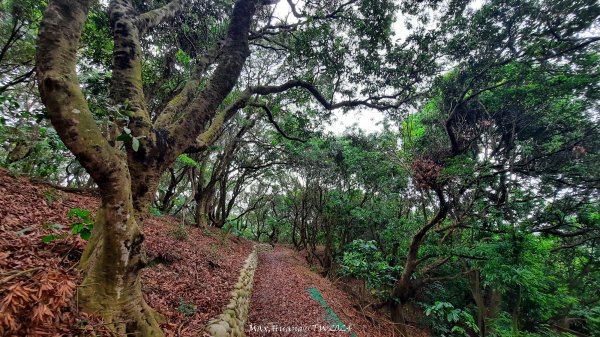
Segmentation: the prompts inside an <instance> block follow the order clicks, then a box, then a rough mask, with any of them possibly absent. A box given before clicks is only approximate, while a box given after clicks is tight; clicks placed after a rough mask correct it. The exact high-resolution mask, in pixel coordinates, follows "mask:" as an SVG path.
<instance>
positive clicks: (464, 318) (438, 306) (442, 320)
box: [425, 301, 479, 337]
mask: <svg viewBox="0 0 600 337" xmlns="http://www.w3.org/2000/svg"><path fill="white" fill-rule="evenodd" d="M425 315H427V316H431V317H432V318H433V319H434V323H433V325H432V328H433V330H434V331H433V333H434V334H435V335H436V336H440V337H450V336H464V337H468V336H471V333H478V332H479V327H478V326H477V324H476V323H475V319H474V318H473V316H472V315H471V314H470V313H469V312H468V311H464V310H461V309H458V308H455V307H454V305H452V304H451V303H448V302H439V301H437V302H435V303H434V304H433V305H431V306H429V307H427V308H426V309H425Z"/></svg>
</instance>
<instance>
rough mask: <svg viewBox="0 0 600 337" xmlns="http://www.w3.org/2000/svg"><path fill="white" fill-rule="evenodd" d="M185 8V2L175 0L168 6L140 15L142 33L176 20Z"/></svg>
mask: <svg viewBox="0 0 600 337" xmlns="http://www.w3.org/2000/svg"><path fill="white" fill-rule="evenodd" d="M182 7H183V0H173V1H171V2H170V3H169V4H168V5H166V6H163V7H161V8H157V9H154V10H151V11H148V12H146V13H144V14H142V15H140V20H139V27H140V32H141V33H144V32H146V31H148V30H149V29H151V28H154V27H156V26H158V25H160V24H161V23H163V22H165V21H167V20H170V19H172V18H174V17H175V16H176V15H177V14H178V13H179V12H180V11H181V8H182Z"/></svg>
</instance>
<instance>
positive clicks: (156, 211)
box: [148, 207, 162, 216]
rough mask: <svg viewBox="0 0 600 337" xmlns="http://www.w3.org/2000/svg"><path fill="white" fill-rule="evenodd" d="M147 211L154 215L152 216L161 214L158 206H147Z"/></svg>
mask: <svg viewBox="0 0 600 337" xmlns="http://www.w3.org/2000/svg"><path fill="white" fill-rule="evenodd" d="M148 213H150V214H151V215H154V216H161V215H162V213H161V212H160V210H159V209H158V208H156V207H150V208H148Z"/></svg>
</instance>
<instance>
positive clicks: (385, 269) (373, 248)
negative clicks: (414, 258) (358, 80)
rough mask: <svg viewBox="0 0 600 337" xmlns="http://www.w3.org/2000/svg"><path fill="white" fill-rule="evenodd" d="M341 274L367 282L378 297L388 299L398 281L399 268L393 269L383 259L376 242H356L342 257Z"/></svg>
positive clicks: (347, 248) (348, 246) (347, 247)
mask: <svg viewBox="0 0 600 337" xmlns="http://www.w3.org/2000/svg"><path fill="white" fill-rule="evenodd" d="M340 265H341V274H342V275H348V276H353V277H356V278H359V279H362V280H365V281H366V283H367V287H368V288H369V289H371V291H372V293H373V294H374V295H376V296H378V297H386V296H388V294H389V290H390V289H391V287H392V286H393V285H394V282H395V281H396V278H395V276H396V275H397V274H398V271H399V267H392V266H390V265H389V263H388V262H387V261H386V260H385V259H384V258H383V255H382V254H381V252H380V251H379V249H378V248H377V244H376V243H375V241H372V240H371V241H365V240H354V241H352V242H351V243H350V244H348V245H347V246H346V249H345V250H344V253H343V255H342V258H341V261H340Z"/></svg>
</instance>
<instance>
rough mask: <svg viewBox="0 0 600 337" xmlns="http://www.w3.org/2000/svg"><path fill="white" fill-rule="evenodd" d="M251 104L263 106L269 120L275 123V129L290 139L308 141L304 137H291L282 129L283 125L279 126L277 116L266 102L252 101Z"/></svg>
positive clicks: (258, 106)
mask: <svg viewBox="0 0 600 337" xmlns="http://www.w3.org/2000/svg"><path fill="white" fill-rule="evenodd" d="M250 105H251V106H254V107H257V108H261V109H263V111H264V112H265V113H266V114H267V118H268V119H269V122H270V123H271V124H273V126H274V127H275V129H276V130H277V132H279V134H280V135H281V136H282V137H283V138H286V139H289V140H294V141H297V142H301V143H306V140H304V139H300V138H296V137H290V136H288V135H287V134H286V133H285V132H284V131H283V130H282V129H281V127H279V124H277V122H276V121H275V118H273V113H272V112H271V109H269V107H268V106H267V105H266V104H262V103H251V104H250Z"/></svg>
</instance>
